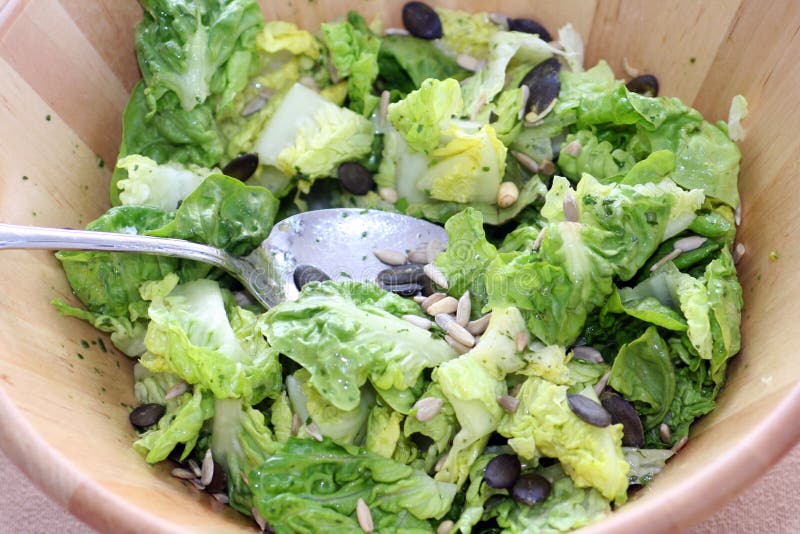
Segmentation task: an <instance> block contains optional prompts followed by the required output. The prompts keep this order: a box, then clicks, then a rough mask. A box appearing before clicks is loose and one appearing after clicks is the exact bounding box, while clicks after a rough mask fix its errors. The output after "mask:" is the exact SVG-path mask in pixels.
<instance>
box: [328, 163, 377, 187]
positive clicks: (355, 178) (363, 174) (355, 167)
mask: <svg viewBox="0 0 800 534" xmlns="http://www.w3.org/2000/svg"><path fill="white" fill-rule="evenodd" d="M336 174H338V176H339V182H340V183H341V184H342V187H343V188H345V190H347V191H348V192H350V193H353V194H354V195H366V194H367V193H368V192H369V190H370V189H372V188H373V187H374V186H375V180H373V179H372V174H371V173H370V172H369V171H368V170H367V168H366V167H364V166H363V165H361V164H360V163H355V162H348V163H342V164H341V165H339V169H338V170H337V171H336Z"/></svg>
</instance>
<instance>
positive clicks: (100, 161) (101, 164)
mask: <svg viewBox="0 0 800 534" xmlns="http://www.w3.org/2000/svg"><path fill="white" fill-rule="evenodd" d="M97 166H98V167H100V168H101V169H102V168H103V167H105V166H106V162H105V160H104V159H103V158H101V157H100V156H97Z"/></svg>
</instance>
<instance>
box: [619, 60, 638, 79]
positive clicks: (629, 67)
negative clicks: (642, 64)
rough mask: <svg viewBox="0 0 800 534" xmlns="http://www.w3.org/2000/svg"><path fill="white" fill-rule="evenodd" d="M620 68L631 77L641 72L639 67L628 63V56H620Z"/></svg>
mask: <svg viewBox="0 0 800 534" xmlns="http://www.w3.org/2000/svg"><path fill="white" fill-rule="evenodd" d="M622 68H623V70H625V74H627V75H628V76H630V77H631V78H636V77H637V76H639V75H640V74H641V73H642V72H641V71H640V70H639V69H637V68H636V67H634V66H633V65H631V64H630V63H628V56H624V57H623V58H622Z"/></svg>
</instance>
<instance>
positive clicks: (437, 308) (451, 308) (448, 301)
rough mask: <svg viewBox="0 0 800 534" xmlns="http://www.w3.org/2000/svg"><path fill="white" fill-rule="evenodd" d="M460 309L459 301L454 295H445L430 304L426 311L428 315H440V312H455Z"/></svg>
mask: <svg viewBox="0 0 800 534" xmlns="http://www.w3.org/2000/svg"><path fill="white" fill-rule="evenodd" d="M457 309H458V301H457V300H456V299H455V298H453V297H444V298H443V299H441V300H437V301H436V302H434V303H433V304H431V305H430V306H428V309H427V310H425V312H426V313H427V314H428V315H434V316H436V315H439V314H440V313H455V312H456V310H457Z"/></svg>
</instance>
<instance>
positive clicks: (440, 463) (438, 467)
mask: <svg viewBox="0 0 800 534" xmlns="http://www.w3.org/2000/svg"><path fill="white" fill-rule="evenodd" d="M446 463H447V454H443V455H442V456H441V457H440V458H439V459H438V460H436V465H434V466H433V471H434V472H436V473H438V472H439V471H441V470H442V469H444V464H446Z"/></svg>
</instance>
